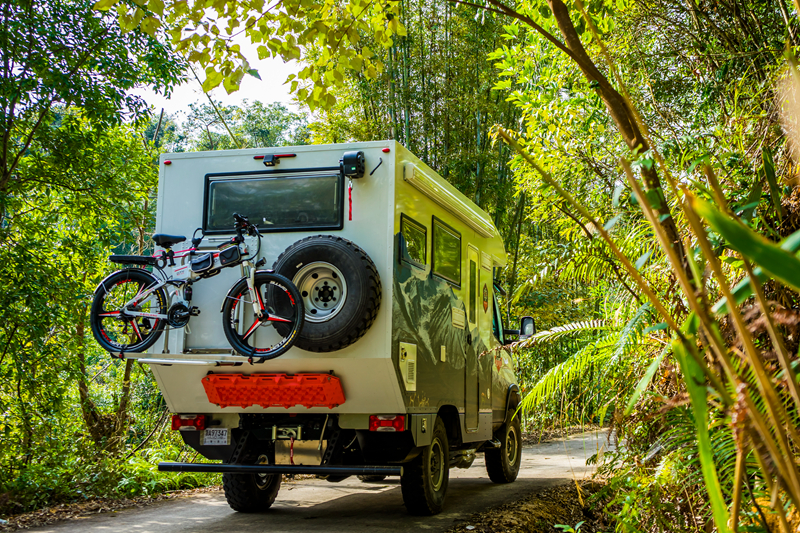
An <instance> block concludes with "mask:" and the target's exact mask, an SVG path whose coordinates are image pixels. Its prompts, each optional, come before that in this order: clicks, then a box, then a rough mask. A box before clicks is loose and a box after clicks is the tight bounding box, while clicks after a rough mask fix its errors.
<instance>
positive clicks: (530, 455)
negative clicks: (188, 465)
mask: <svg viewBox="0 0 800 533" xmlns="http://www.w3.org/2000/svg"><path fill="white" fill-rule="evenodd" d="M606 433H607V432H605V431H601V432H591V433H584V434H582V435H580V434H579V435H573V436H571V437H568V438H565V439H559V440H555V441H551V442H548V443H546V444H539V445H535V446H530V447H525V448H523V451H522V467H521V469H520V474H519V477H518V478H517V480H516V481H515V482H514V483H510V484H507V485H495V484H494V483H492V482H491V481H490V480H489V478H488V476H487V475H486V468H485V466H484V463H483V455H482V454H478V456H477V457H476V459H475V463H474V464H473V465H472V467H471V468H469V469H467V470H463V469H452V470H450V487H449V488H448V492H447V500H446V504H445V510H444V512H442V513H441V514H439V515H436V516H430V517H417V516H409V515H408V514H407V513H406V510H405V507H404V506H403V497H402V495H401V494H400V479H399V478H388V479H387V480H386V481H385V482H380V483H362V482H360V481H359V480H358V479H357V478H355V477H352V478H348V479H346V480H345V481H342V482H340V483H328V482H327V481H324V480H318V479H308V480H301V481H296V482H288V483H287V482H284V483H283V485H281V491H280V493H279V494H278V499H277V500H276V501H275V504H274V505H273V506H272V508H271V509H269V511H267V512H265V513H260V514H242V513H236V512H234V511H232V510H231V509H230V507H228V504H227V502H226V501H225V496H224V495H223V494H222V492H221V491H219V492H208V493H201V494H195V495H191V496H187V497H185V498H178V499H174V500H167V501H163V502H157V503H154V504H152V505H149V506H147V507H144V508H139V509H125V510H121V511H117V512H111V513H103V514H98V515H93V516H90V517H85V518H79V519H75V520H69V521H65V522H60V523H57V524H53V525H50V526H44V527H39V528H33V529H31V530H29V531H35V532H37V533H46V532H52V533H115V532H120V533H123V532H124V533H129V532H136V533H183V532H197V531H202V532H203V533H246V532H276V533H283V532H294V531H302V532H348V533H358V532H364V533H367V532H370V533H371V532H382V531H392V532H396V531H419V530H425V531H431V532H436V531H444V530H446V529H448V528H450V527H451V526H452V525H453V524H454V523H455V522H456V521H459V520H464V519H466V518H468V517H469V516H470V515H471V514H473V513H476V512H479V511H483V510H485V509H487V508H489V507H494V506H496V505H500V504H503V503H506V502H511V501H515V500H518V499H521V498H523V497H524V496H526V495H527V494H529V493H531V492H535V491H537V490H541V489H543V488H547V487H552V486H555V485H560V484H562V483H565V482H568V481H570V480H573V479H579V480H580V479H584V478H586V477H588V476H590V475H591V473H592V471H593V467H591V466H587V465H586V459H587V458H589V457H591V456H592V455H594V454H595V453H597V452H598V451H599V450H601V449H604V450H607V449H608V448H609V444H608V443H607V440H606Z"/></svg>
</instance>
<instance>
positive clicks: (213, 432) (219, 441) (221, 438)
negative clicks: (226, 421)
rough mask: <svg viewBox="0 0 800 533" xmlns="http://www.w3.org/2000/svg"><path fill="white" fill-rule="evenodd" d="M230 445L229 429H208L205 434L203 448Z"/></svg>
mask: <svg viewBox="0 0 800 533" xmlns="http://www.w3.org/2000/svg"><path fill="white" fill-rule="evenodd" d="M230 443H231V438H230V435H229V433H228V428H221V429H219V428H215V429H207V430H205V432H204V433H203V446H227V445H228V444H230Z"/></svg>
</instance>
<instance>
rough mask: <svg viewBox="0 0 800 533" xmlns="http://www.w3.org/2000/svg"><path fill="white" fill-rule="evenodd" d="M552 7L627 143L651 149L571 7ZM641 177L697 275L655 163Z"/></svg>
mask: <svg viewBox="0 0 800 533" xmlns="http://www.w3.org/2000/svg"><path fill="white" fill-rule="evenodd" d="M548 4H549V5H550V10H551V11H552V12H553V17H554V18H555V20H556V23H557V24H558V28H559V29H560V30H561V34H562V35H563V36H564V43H565V44H566V46H567V48H569V49H570V51H571V52H572V53H573V55H574V57H573V59H574V61H575V62H576V63H577V65H578V68H580V69H581V72H583V75H584V76H585V77H586V79H587V80H589V81H590V82H597V92H598V94H599V95H600V97H601V98H602V99H603V102H604V103H605V105H606V109H608V112H609V114H610V115H611V118H612V120H613V121H614V123H615V124H616V125H617V129H618V130H619V132H620V134H621V135H622V138H623V139H624V141H625V144H627V145H628V148H629V149H631V150H635V149H637V147H638V148H639V151H640V152H644V151H647V150H649V149H650V145H649V144H648V143H647V140H646V139H645V138H644V135H643V134H642V132H641V130H640V129H639V126H638V124H637V123H636V119H635V117H634V114H633V111H632V110H631V109H630V107H629V106H628V104H627V102H626V101H625V99H624V98H623V97H622V95H621V94H620V93H619V92H618V91H617V90H616V89H614V87H613V86H612V85H611V83H609V81H608V78H606V77H605V76H604V75H603V73H602V72H600V70H599V69H598V68H597V66H596V65H595V64H594V61H592V59H591V58H590V57H589V54H588V53H587V52H586V49H585V48H584V47H583V43H581V40H580V37H579V36H578V32H577V31H575V26H574V25H573V24H572V20H571V19H570V17H569V10H568V9H567V6H566V5H565V4H564V3H563V2H562V1H561V0H548ZM641 172H642V177H643V178H644V184H645V188H646V189H647V190H648V191H653V192H654V194H653V195H652V199H651V202H652V203H653V204H654V205H653V209H654V210H655V211H656V213H658V215H659V220H660V224H661V227H662V228H663V229H664V232H665V233H666V235H667V237H668V238H669V240H670V242H672V245H673V248H674V249H675V252H676V254H677V256H678V258H679V259H680V262H681V265H682V266H683V269H684V271H686V273H687V275H688V277H689V279H690V280H693V279H694V276H693V275H692V271H691V269H690V268H689V262H688V261H687V259H686V253H685V250H684V247H683V241H682V240H681V238H680V234H679V233H678V228H677V227H676V226H675V220H674V219H673V218H672V214H671V213H670V210H669V206H668V205H667V202H666V199H665V198H664V190H663V188H662V187H661V179H660V178H659V176H658V172H657V171H656V168H655V165H652V166H650V168H645V167H642V168H641Z"/></svg>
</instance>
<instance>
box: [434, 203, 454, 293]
mask: <svg viewBox="0 0 800 533" xmlns="http://www.w3.org/2000/svg"><path fill="white" fill-rule="evenodd" d="M433 273H434V274H436V275H437V276H439V277H441V278H444V279H446V280H447V281H449V282H450V283H452V284H453V285H456V286H459V287H460V286H461V234H460V233H458V232H457V231H456V230H454V229H453V228H451V227H450V226H447V225H446V224H445V223H444V222H442V221H441V220H439V219H438V218H436V217H434V218H433Z"/></svg>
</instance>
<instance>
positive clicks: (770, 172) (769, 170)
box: [761, 147, 783, 220]
mask: <svg viewBox="0 0 800 533" xmlns="http://www.w3.org/2000/svg"><path fill="white" fill-rule="evenodd" d="M761 160H762V161H763V162H764V166H762V167H761V171H762V172H763V173H764V176H765V177H766V178H767V183H769V195H770V196H771V197H772V205H774V206H775V214H776V215H778V220H781V219H782V218H783V208H782V207H781V190H780V189H779V188H778V180H777V179H776V178H775V161H773V160H772V152H770V150H769V148H767V147H764V148H763V149H762V150H761Z"/></svg>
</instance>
